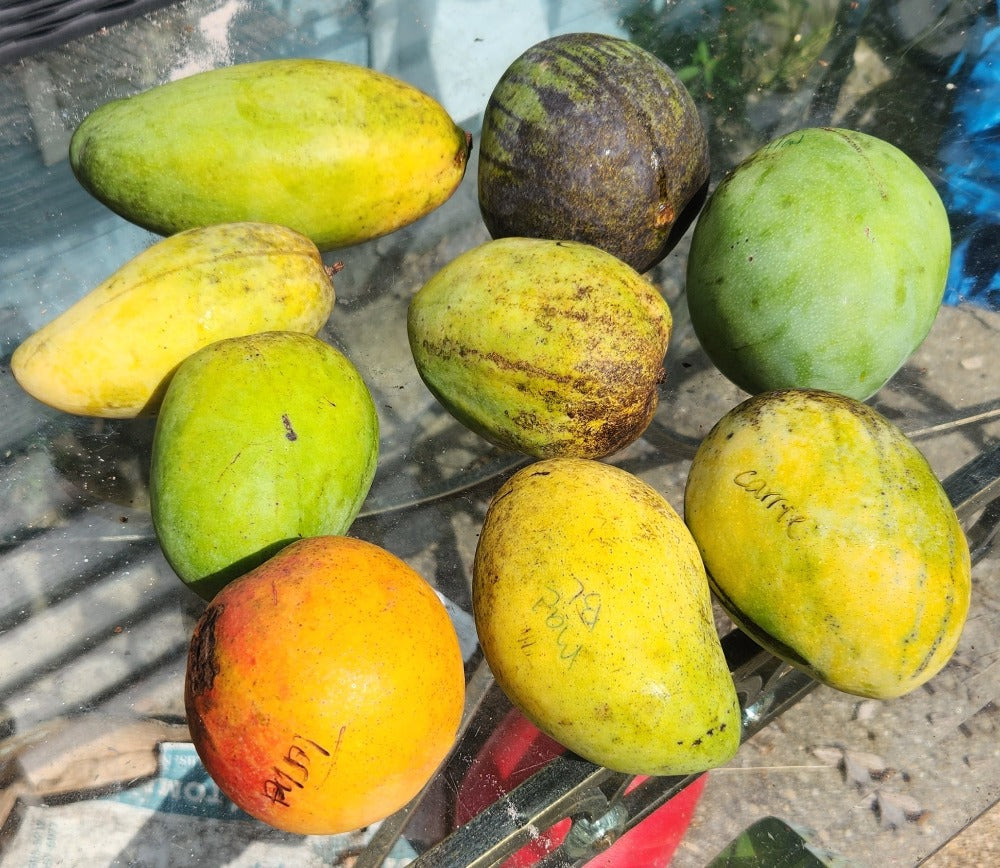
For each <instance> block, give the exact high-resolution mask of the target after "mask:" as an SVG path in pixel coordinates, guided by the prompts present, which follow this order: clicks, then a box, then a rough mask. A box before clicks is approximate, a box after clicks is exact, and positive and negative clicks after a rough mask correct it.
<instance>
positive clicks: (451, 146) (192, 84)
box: [69, 58, 471, 250]
mask: <svg viewBox="0 0 1000 868" xmlns="http://www.w3.org/2000/svg"><path fill="white" fill-rule="evenodd" d="M470 148H471V137H470V136H469V135H468V134H466V133H465V132H464V131H463V130H461V129H459V128H458V127H457V126H456V125H455V123H454V122H453V121H452V119H451V117H449V115H448V113H447V112H446V111H445V109H444V108H443V107H442V106H441V105H440V104H439V103H438V102H437V101H436V100H435V99H434V98H433V97H431V96H429V95H428V94H425V93H424V92H422V91H420V90H418V89H417V88H415V87H413V86H412V85H410V84H408V83H406V82H404V81H400V80H399V79H396V78H393V77H392V76H389V75H385V74H384V73H380V72H377V71H375V70H372V69H368V68H367V67H363V66H356V65H354V64H350V63H342V62H339V61H333V60H320V59H311V58H295V59H282V60H263V61H258V62H255V63H243V64H236V65H234V66H227V67H222V68H219V69H213V70H209V71H207V72H201V73H197V74H195V75H191V76H187V77H186V78H181V79H178V80H176V81H171V82H167V83H165V84H161V85H159V86H157V87H153V88H151V89H149V90H146V91H143V92H142V93H138V94H136V95H134V96H131V97H128V98H126V99H120V100H114V101H112V102H109V103H105V104H104V105H102V106H100V107H99V108H97V109H95V110H94V111H93V112H91V113H90V114H89V115H88V116H87V117H86V118H84V120H83V121H82V122H81V124H80V125H79V126H78V127H77V129H76V130H75V131H74V133H73V137H72V140H71V142H70V149H69V158H70V165H71V166H72V168H73V171H74V173H75V174H76V177H77V179H78V180H79V181H80V183H81V184H82V185H83V187H84V188H85V189H87V190H88V191H89V192H90V193H91V194H93V195H94V196H95V197H96V198H97V199H99V200H100V201H102V202H103V203H104V204H105V205H107V206H108V207H109V208H111V209H112V210H113V211H115V212H116V213H118V214H120V215H121V216H123V217H125V218H126V219H127V220H130V221H132V222H133V223H136V224H138V225H139V226H143V227H145V228H147V229H150V230H152V231H153V232H159V233H161V234H163V235H169V234H171V233H174V232H178V231H180V230H183V229H189V228H192V227H194V226H204V225H208V224H211V223H226V222H233V221H241V220H256V221H263V222H268V223H280V224H282V225H284V226H290V227H291V228H293V229H296V230H298V231H299V232H301V233H303V234H304V235H306V236H308V237H309V238H311V239H312V240H313V241H314V242H315V243H316V245H317V246H318V247H319V248H320V249H321V250H329V249H332V248H336V247H344V246H346V245H349V244H356V243H360V242H362V241H367V240H369V239H371V238H374V237H377V236H380V235H385V234H386V233H388V232H392V231H393V230H395V229H398V228H400V227H402V226H405V225H407V224H409V223H412V222H413V221H415V220H417V219H418V218H420V217H423V216H424V215H425V214H427V213H429V212H430V211H432V210H433V209H435V208H437V207H438V206H439V205H441V204H442V203H443V202H444V201H446V200H447V199H448V198H449V197H450V196H451V194H452V193H453V192H454V191H455V189H456V188H457V187H458V185H459V183H460V182H461V180H462V178H463V176H464V174H465V168H466V163H467V161H468V158H469V151H470Z"/></svg>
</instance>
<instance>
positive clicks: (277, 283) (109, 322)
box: [11, 223, 335, 418]
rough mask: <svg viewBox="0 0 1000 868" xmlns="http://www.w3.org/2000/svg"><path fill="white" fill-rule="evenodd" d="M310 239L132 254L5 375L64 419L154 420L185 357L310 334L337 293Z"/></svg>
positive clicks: (271, 231) (220, 239)
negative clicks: (261, 338)
mask: <svg viewBox="0 0 1000 868" xmlns="http://www.w3.org/2000/svg"><path fill="white" fill-rule="evenodd" d="M330 274H331V271H328V270H327V269H326V268H325V267H324V265H323V261H322V259H321V258H320V253H319V251H318V250H317V248H316V245H315V244H313V243H312V242H311V241H310V240H309V239H308V238H306V237H304V236H303V235H300V234H299V233H297V232H294V231H292V230H291V229H287V228H286V227H284V226H277V225H273V224H265V223H232V224H221V225H216V226H207V227H204V228H198V229H191V230H188V231H186V232H181V233H179V234H177V235H174V236H172V237H170V238H165V239H163V240H162V241H159V242H157V243H156V244H153V245H152V246H151V247H149V248H147V249H146V250H144V251H142V252H141V253H139V254H138V255H137V256H135V257H134V258H133V259H131V260H130V261H129V262H127V263H126V264H125V265H123V266H122V267H121V268H119V269H118V270H117V271H116V272H115V273H114V274H112V275H111V276H110V277H108V278H107V279H106V280H105V281H103V282H102V283H101V284H100V285H99V286H97V287H95V288H94V289H93V290H91V291H90V292H89V293H87V294H86V295H85V296H83V297H82V298H81V299H80V300H79V301H77V302H76V303H75V304H73V305H72V306H71V307H69V308H68V309H67V310H65V311H63V312H62V313H61V314H59V315H58V316H57V317H56V318H55V319H53V320H52V321H51V322H49V323H47V324H46V325H44V326H43V327H42V328H41V329H39V330H38V331H36V332H35V333H34V334H32V335H31V336H30V337H28V338H27V339H26V340H25V341H24V342H23V343H22V344H21V345H20V346H18V347H17V349H16V350H15V351H14V355H13V357H12V358H11V372H12V373H13V374H14V377H15V379H16V380H17V381H18V383H19V384H20V385H21V386H22V388H24V390H25V391H26V392H28V393H29V394H30V395H32V396H33V397H35V398H37V399H38V400H39V401H42V402H43V403H45V404H48V405H50V406H52V407H55V408H56V409H58V410H62V411H64V412H67V413H75V414H78V415H83V416H101V417H109V418H133V417H136V416H140V415H145V414H152V413H155V412H156V410H157V409H158V407H159V404H160V401H161V400H162V399H163V393H164V391H165V389H166V386H167V383H168V382H169V380H170V376H171V375H172V374H173V372H174V369H175V368H176V367H177V365H179V364H180V363H181V362H182V361H183V360H184V359H186V358H187V357H188V356H189V355H191V354H192V353H193V352H195V351H196V350H198V349H201V348H202V347H204V346H206V345H208V344H210V343H213V342H214V341H217V340H221V339H223V338H228V337H235V336H237V335H242V334H251V333H254V332H260V331H298V332H303V333H305V334H312V335H315V334H316V333H317V332H318V331H319V330H320V329H321V328H322V327H323V325H324V324H325V323H326V322H327V320H328V319H329V317H330V313H331V311H332V309H333V305H334V297H335V294H334V288H333V283H332V281H331V279H330Z"/></svg>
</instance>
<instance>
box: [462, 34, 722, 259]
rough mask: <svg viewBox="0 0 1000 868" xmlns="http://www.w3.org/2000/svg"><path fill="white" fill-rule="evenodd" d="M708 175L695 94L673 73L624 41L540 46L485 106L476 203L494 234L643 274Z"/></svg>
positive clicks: (665, 248) (684, 220)
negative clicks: (600, 254)
mask: <svg viewBox="0 0 1000 868" xmlns="http://www.w3.org/2000/svg"><path fill="white" fill-rule="evenodd" d="M708 173H709V155H708V143H707V139H706V137H705V130H704V127H703V126H702V123H701V118H700V117H699V115H698V110H697V107H696V106H695V104H694V101H693V100H692V99H691V95H690V94H689V93H688V91H687V89H686V88H685V87H684V85H683V84H682V83H681V81H680V80H679V79H678V78H677V76H676V75H675V74H674V73H673V71H672V70H671V69H670V67H669V66H667V65H666V64H665V63H663V62H662V61H661V60H659V59H658V58H657V57H655V56H654V55H653V54H651V53H649V52H648V51H646V50H645V49H643V48H640V47H639V46H637V45H634V44H632V43H630V42H627V41H626V40H623V39H618V38H616V37H612V36H605V35H602V34H597V33H569V34H565V35H561V36H555V37H552V38H551V39H546V40H544V41H542V42H539V43H538V44H536V45H534V46H532V47H531V48H529V49H528V50H527V51H525V52H524V53H523V54H522V55H521V56H520V57H518V58H517V59H516V60H515V61H514V62H513V63H512V64H511V65H510V67H509V68H508V69H507V70H506V72H504V74H503V75H502V76H501V78H500V81H499V82H498V83H497V85H496V87H495V88H494V90H493V93H492V94H491V96H490V99H489V102H488V103H487V106H486V111H485V114H484V117H483V130H482V136H481V142H480V150H479V179H478V180H479V206H480V210H481V212H482V215H483V220H484V222H485V223H486V227H487V229H488V230H489V232H490V235H491V236H492V237H493V238H503V237H511V236H523V237H531V238H549V239H556V240H571V241H581V242H584V243H587V244H591V245H594V246H596V247H600V248H602V249H604V250H606V251H607V252H609V253H612V254H614V255H615V256H617V257H618V258H619V259H622V260H624V261H625V262H627V263H628V264H629V265H631V266H632V267H633V268H635V269H636V270H638V271H646V270H648V269H649V268H651V267H652V266H653V265H655V264H656V263H657V262H659V261H660V260H661V259H662V258H663V257H664V256H665V255H666V254H667V253H668V252H669V251H670V250H671V248H672V247H673V246H674V244H675V243H676V241H677V239H678V238H679V237H680V236H681V235H682V234H683V232H684V231H685V229H686V228H687V227H688V226H689V225H690V223H691V220H692V219H693V217H694V216H695V214H696V213H697V211H698V209H699V207H700V205H701V203H702V202H703V201H704V196H705V192H706V185H707V181H708Z"/></svg>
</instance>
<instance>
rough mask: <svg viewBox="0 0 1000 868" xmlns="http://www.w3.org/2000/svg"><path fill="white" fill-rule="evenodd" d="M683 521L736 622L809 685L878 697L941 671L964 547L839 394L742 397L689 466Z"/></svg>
mask: <svg viewBox="0 0 1000 868" xmlns="http://www.w3.org/2000/svg"><path fill="white" fill-rule="evenodd" d="M684 517H685V520H686V522H687V524H688V527H689V528H690V529H691V533H692V534H693V535H694V538H695V540H696V541H697V543H698V548H699V550H700V551H701V554H702V557H703V558H704V561H705V566H706V569H707V570H708V576H709V580H710V582H711V583H712V588H713V590H714V591H715V593H716V595H717V597H718V599H719V601H720V602H721V603H722V605H723V606H724V607H725V609H726V610H727V611H728V613H729V614H730V616H731V617H732V618H733V620H734V621H735V622H736V623H737V624H739V625H740V626H741V627H742V628H743V629H744V630H745V631H746V632H747V633H748V634H749V635H750V636H752V637H753V638H754V639H755V640H756V641H757V642H759V643H760V644H761V645H762V646H763V647H765V648H767V649H768V650H769V651H771V652H772V653H773V654H775V655H777V656H778V657H781V658H782V659H784V660H785V661H786V662H788V663H790V664H791V665H793V666H797V667H799V668H801V669H803V670H804V671H806V672H808V673H809V674H810V675H812V676H813V677H814V678H816V679H817V680H818V681H821V682H823V683H824V684H827V685H829V686H831V687H834V688H836V689H838V690H842V691H844V692H847V693H852V694H857V695H859V696H868V697H873V698H877V699H888V698H891V697H896V696H901V695H903V694H905V693H908V692H910V691H912V690H914V689H915V688H916V687H918V686H919V685H921V684H923V683H924V682H926V681H928V680H929V679H930V678H932V677H933V676H934V675H935V674H936V673H937V672H938V671H940V669H941V668H942V667H943V666H944V665H945V664H946V663H947V662H948V660H949V658H950V657H951V655H952V653H953V651H954V649H955V646H956V644H957V642H958V639H959V636H960V635H961V632H962V628H963V625H964V624H965V619H966V616H967V614H968V609H969V598H970V588H971V578H970V561H969V548H968V544H967V542H966V539H965V536H964V534H963V532H962V529H961V527H960V526H959V523H958V519H957V517H956V515H955V511H954V509H953V508H952V506H951V503H950V502H949V501H948V498H947V496H946V495H945V493H944V490H943V488H942V487H941V484H940V483H939V482H938V480H937V478H936V477H935V475H934V473H933V471H932V470H931V468H930V466H929V465H928V464H927V461H926V460H925V459H924V457H923V455H922V454H921V453H920V452H919V451H918V450H917V448H916V447H915V446H914V445H913V444H912V443H911V442H910V441H909V440H908V439H907V438H906V437H905V435H904V434H903V433H902V432H901V431H900V430H899V429H898V428H896V427H895V426H894V425H893V424H892V423H890V422H889V421H888V420H887V419H885V418H884V417H882V416H881V415H879V414H878V413H876V412H875V411H874V410H872V409H871V408H870V407H868V406H867V405H865V404H863V403H861V402H859V401H856V400H854V399H851V398H847V397H845V396H841V395H837V394H834V393H830V392H821V391H816V390H796V389H791V390H782V391H776V392H770V393H765V394H761V395H758V396H755V397H753V398H750V399H748V400H747V401H745V402H743V403H742V404H740V405H738V406H737V407H735V408H733V410H731V411H730V412H729V413H727V414H726V415H725V416H724V417H723V418H722V419H721V420H719V422H718V423H717V424H716V425H715V427H714V428H713V429H712V430H711V431H710V432H709V434H708V436H707V437H706V438H705V439H704V441H703V442H702V444H701V446H700V447H699V449H698V451H697V453H696V454H695V457H694V459H693V462H692V466H691V470H690V474H689V477H688V481H687V487H686V490H685V497H684Z"/></svg>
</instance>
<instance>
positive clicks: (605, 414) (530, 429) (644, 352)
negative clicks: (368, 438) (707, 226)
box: [407, 238, 672, 458]
mask: <svg viewBox="0 0 1000 868" xmlns="http://www.w3.org/2000/svg"><path fill="white" fill-rule="evenodd" d="M671 327H672V318H671V313H670V308H669V307H668V306H667V302H666V301H665V300H664V298H663V296H662V295H660V293H659V291H658V290H657V289H656V287H655V286H653V284H652V283H650V282H649V281H648V280H647V279H646V278H644V277H643V276H642V275H640V274H639V273H638V272H636V271H635V270H634V269H632V268H631V267H630V266H628V265H626V264H625V263H624V262H622V261H621V260H619V259H618V258H616V257H614V256H612V255H611V254H610V253H607V252H605V251H604V250H600V249H599V248H597V247H593V246H591V245H589V244H582V243H579V242H572V241H550V240H547V239H537V238H502V239H498V240H496V241H489V242H487V243H485V244H482V245H480V246H479V247H475V248H473V249H472V250H468V251H466V252H465V253H463V254H461V255H460V256H458V257H456V258H455V259H453V260H452V261H451V262H450V263H448V264H447V265H445V266H444V268H442V269H441V270H440V271H438V272H437V273H436V274H435V275H434V276H433V277H431V279H430V280H428V281H427V283H425V284H424V286H423V287H421V288H420V290H419V291H418V292H417V293H416V294H415V295H414V296H413V298H412V299H411V301H410V307H409V312H408V321H407V328H408V334H409V341H410V348H411V350H412V353H413V358H414V361H415V363H416V367H417V371H418V372H419V374H420V376H421V378H422V379H423V381H424V382H425V383H426V384H427V386H428V388H429V389H430V390H431V392H432V393H433V394H434V395H435V396H436V397H437V398H438V400H439V401H440V402H441V403H442V404H443V405H444V406H445V407H446V408H447V409H448V410H449V411H450V412H451V413H452V415H454V416H455V417H456V418H457V419H459V420H460V421H461V422H463V423H464V424H465V425H466V426H468V427H469V428H470V429H472V430H473V431H476V432H477V433H479V434H480V435H482V436H483V437H485V438H486V439H487V440H489V441H490V442H492V443H495V444H497V445H499V446H502V447H504V448H507V449H513V450H516V451H519V452H523V453H525V454H526V455H532V456H535V457H538V458H546V457H555V456H575V457H579V458H600V457H603V456H606V455H610V454H611V453H613V452H616V451H617V450H619V449H621V448H623V447H624V446H626V445H628V444H629V443H631V442H633V441H634V440H636V439H637V438H638V437H639V436H640V435H641V434H642V432H643V431H644V430H645V429H646V427H647V426H648V425H649V422H650V420H651V419H652V417H653V413H654V412H655V410H656V406H657V401H658V397H659V391H658V390H659V384H660V383H661V382H662V380H663V379H664V377H665V373H664V369H663V358H664V355H665V353H666V348H667V342H668V341H669V339H670V332H671Z"/></svg>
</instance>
